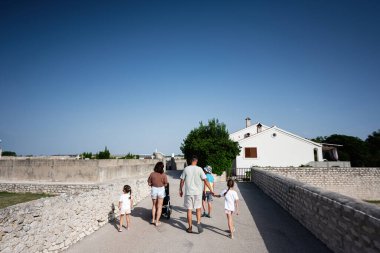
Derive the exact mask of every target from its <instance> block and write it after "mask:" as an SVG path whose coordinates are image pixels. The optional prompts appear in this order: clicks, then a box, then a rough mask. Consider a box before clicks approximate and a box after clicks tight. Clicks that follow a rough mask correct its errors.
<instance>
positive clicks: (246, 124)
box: [245, 117, 251, 128]
mask: <svg viewBox="0 0 380 253" xmlns="http://www.w3.org/2000/svg"><path fill="white" fill-rule="evenodd" d="M250 126H251V119H250V118H249V117H247V118H246V119H245V127H246V128H247V127H250Z"/></svg>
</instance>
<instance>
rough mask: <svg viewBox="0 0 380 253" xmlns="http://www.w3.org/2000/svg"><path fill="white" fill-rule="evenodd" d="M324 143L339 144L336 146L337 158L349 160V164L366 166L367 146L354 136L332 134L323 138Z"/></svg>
mask: <svg viewBox="0 0 380 253" xmlns="http://www.w3.org/2000/svg"><path fill="white" fill-rule="evenodd" d="M324 142H326V143H333V144H341V145H343V147H339V148H338V155H339V160H341V161H351V166H353V167H362V166H366V163H367V159H368V148H367V145H366V143H365V142H364V141H363V140H362V139H360V138H358V137H354V136H347V135H339V134H333V135H331V136H329V137H327V138H326V139H325V141H324Z"/></svg>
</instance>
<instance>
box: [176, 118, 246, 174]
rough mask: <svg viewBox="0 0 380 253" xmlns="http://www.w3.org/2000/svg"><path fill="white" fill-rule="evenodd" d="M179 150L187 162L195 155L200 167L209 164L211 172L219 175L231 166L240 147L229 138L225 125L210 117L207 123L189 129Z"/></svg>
mask: <svg viewBox="0 0 380 253" xmlns="http://www.w3.org/2000/svg"><path fill="white" fill-rule="evenodd" d="M181 151H182V153H183V154H184V156H185V158H186V160H188V162H189V163H190V160H191V158H192V156H193V155H196V156H197V157H198V165H199V166H200V167H205V166H206V165H210V166H211V167H212V168H213V173H216V174H218V175H220V174H222V173H223V171H225V170H226V169H230V168H231V167H232V161H233V160H234V159H235V158H236V156H237V155H238V154H239V153H240V148H239V145H238V143H237V142H234V141H232V140H230V138H229V134H228V131H227V128H226V125H225V124H224V123H219V121H218V119H212V120H209V121H208V124H207V125H205V124H203V123H202V122H200V123H199V127H198V128H195V129H193V130H191V131H190V133H189V134H188V135H187V137H186V139H184V141H183V143H182V145H181Z"/></svg>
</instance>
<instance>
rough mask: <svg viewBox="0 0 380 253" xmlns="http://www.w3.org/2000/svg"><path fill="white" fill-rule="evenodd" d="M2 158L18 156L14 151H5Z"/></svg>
mask: <svg viewBox="0 0 380 253" xmlns="http://www.w3.org/2000/svg"><path fill="white" fill-rule="evenodd" d="M1 155H2V156H17V154H16V152H13V151H3V152H1Z"/></svg>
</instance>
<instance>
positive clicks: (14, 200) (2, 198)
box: [0, 192, 53, 208]
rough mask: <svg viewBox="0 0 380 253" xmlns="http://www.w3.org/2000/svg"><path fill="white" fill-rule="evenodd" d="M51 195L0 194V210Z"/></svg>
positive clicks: (28, 193)
mask: <svg viewBox="0 0 380 253" xmlns="http://www.w3.org/2000/svg"><path fill="white" fill-rule="evenodd" d="M51 196H53V195H50V194H45V193H30V192H27V193H13V192H0V208H4V207H7V206H13V205H16V204H19V203H23V202H28V201H32V200H35V199H40V198H46V197H51Z"/></svg>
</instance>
